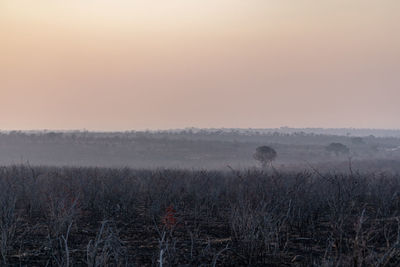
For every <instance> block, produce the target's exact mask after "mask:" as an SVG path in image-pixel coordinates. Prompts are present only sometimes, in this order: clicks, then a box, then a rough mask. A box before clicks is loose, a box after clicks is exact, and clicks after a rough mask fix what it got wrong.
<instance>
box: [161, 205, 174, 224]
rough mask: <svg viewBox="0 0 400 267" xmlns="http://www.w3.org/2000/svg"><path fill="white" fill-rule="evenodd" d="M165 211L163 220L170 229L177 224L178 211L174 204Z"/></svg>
mask: <svg viewBox="0 0 400 267" xmlns="http://www.w3.org/2000/svg"><path fill="white" fill-rule="evenodd" d="M165 213H166V214H165V215H164V218H163V220H162V222H163V224H164V225H165V226H166V227H167V228H168V229H171V228H173V227H174V226H175V225H176V217H175V214H176V211H175V210H174V207H173V206H169V207H167V208H166V209H165Z"/></svg>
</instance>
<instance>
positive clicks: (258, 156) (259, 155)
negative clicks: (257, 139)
mask: <svg viewBox="0 0 400 267" xmlns="http://www.w3.org/2000/svg"><path fill="white" fill-rule="evenodd" d="M277 155H278V154H277V153H276V151H275V149H273V148H272V147H269V146H259V147H257V149H256V153H254V155H253V157H254V159H255V160H257V161H258V162H260V164H261V166H262V167H263V168H266V167H267V166H268V165H270V164H271V163H272V161H274V160H275V159H276V156H277Z"/></svg>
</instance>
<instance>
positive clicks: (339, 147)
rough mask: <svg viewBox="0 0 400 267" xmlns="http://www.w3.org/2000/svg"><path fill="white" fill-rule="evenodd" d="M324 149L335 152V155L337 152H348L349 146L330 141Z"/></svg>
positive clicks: (337, 154)
mask: <svg viewBox="0 0 400 267" xmlns="http://www.w3.org/2000/svg"><path fill="white" fill-rule="evenodd" d="M326 150H327V151H329V152H333V153H335V155H336V156H339V154H343V155H345V154H349V152H350V150H349V148H348V147H347V146H345V145H343V144H342V143H330V144H329V145H328V146H327V147H326Z"/></svg>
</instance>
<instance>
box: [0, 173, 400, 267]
mask: <svg viewBox="0 0 400 267" xmlns="http://www.w3.org/2000/svg"><path fill="white" fill-rule="evenodd" d="M0 203H1V207H0V231H1V233H0V234H1V236H0V238H1V239H0V241H1V242H0V252H1V257H2V258H1V260H2V265H10V266H13V265H15V266H17V265H18V266H20V265H21V266H46V265H47V266H176V265H194V266H223V265H224V266H226V265H236V266H239V265H252V266H265V265H268V266H282V265H283V266H285V265H286V266H289V265H290V266H293V265H294V266H398V264H399V263H400V260H399V259H400V214H399V212H400V176H397V175H393V174H390V175H385V174H374V173H371V174H362V175H361V174H358V173H356V172H350V173H348V174H334V173H319V172H317V171H310V172H301V173H277V172H275V173H269V172H265V171H264V172H263V171H258V170H246V171H239V172H232V171H229V172H222V171H221V172H218V171H185V170H130V169H102V168H50V167H30V166H12V167H3V168H1V171H0Z"/></svg>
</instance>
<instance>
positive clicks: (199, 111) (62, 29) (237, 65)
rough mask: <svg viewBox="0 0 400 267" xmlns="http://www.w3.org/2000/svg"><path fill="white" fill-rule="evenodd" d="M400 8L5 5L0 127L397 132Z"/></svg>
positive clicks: (0, 33)
mask: <svg viewBox="0 0 400 267" xmlns="http://www.w3.org/2000/svg"><path fill="white" fill-rule="evenodd" d="M399 14H400V1H397V0H379V1H378V0H376V1H372V0H324V1H317V0H313V1H312V0H297V1H290V0H201V1H200V0H143V1H135V0H69V1H65V0H1V2H0V101H1V102H0V129H43V128H47V129H81V128H86V129H96V130H129V129H145V128H152V129H163V128H181V127H190V126H196V127H256V128H261V127H279V126H282V125H289V126H293V127H363V128H364V127H368V128H369V127H373V128H400V117H399V114H400V105H399V101H400V16H399Z"/></svg>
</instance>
